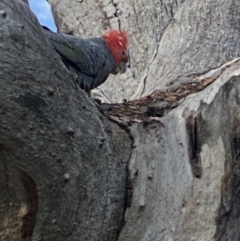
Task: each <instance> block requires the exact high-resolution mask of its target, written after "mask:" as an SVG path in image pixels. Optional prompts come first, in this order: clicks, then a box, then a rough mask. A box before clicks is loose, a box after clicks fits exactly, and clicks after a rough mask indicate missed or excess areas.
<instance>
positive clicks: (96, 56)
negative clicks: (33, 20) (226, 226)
mask: <svg viewBox="0 0 240 241" xmlns="http://www.w3.org/2000/svg"><path fill="white" fill-rule="evenodd" d="M44 33H45V34H46V35H47V37H48V38H49V40H50V41H51V43H52V45H53V46H54V48H55V49H56V51H57V52H58V53H59V54H60V55H61V56H63V57H64V58H65V59H66V60H68V61H70V62H72V63H74V64H75V65H76V67H77V68H78V69H79V70H80V71H81V72H82V73H85V74H87V75H89V76H92V77H95V76H96V75H97V74H98V72H99V71H100V70H101V68H102V66H103V65H104V60H105V57H106V56H104V51H103V49H101V48H102V45H103V43H101V41H103V40H102V39H92V41H91V40H90V39H89V40H84V39H81V38H78V37H75V36H72V35H67V34H59V33H54V32H52V31H49V30H46V29H44ZM94 40H95V41H94Z"/></svg>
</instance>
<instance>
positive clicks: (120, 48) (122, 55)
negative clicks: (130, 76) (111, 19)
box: [102, 30, 129, 66]
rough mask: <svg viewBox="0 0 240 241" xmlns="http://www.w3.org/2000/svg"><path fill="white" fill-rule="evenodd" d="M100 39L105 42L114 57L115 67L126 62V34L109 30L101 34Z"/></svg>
mask: <svg viewBox="0 0 240 241" xmlns="http://www.w3.org/2000/svg"><path fill="white" fill-rule="evenodd" d="M102 38H103V39H104V40H105V41H106V44H107V46H108V48H109V49H110V52H111V53H112V55H113V56H114V61H115V65H116V66H119V65H120V63H127V62H128V58H129V57H128V52H127V45H128V37H127V34H126V32H124V31H120V30H109V31H108V32H106V33H105V34H103V36H102Z"/></svg>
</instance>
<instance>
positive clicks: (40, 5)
mask: <svg viewBox="0 0 240 241" xmlns="http://www.w3.org/2000/svg"><path fill="white" fill-rule="evenodd" d="M28 2H29V5H30V8H31V10H32V11H33V12H34V13H35V14H36V16H37V18H38V21H39V22H40V23H41V24H42V25H45V26H47V27H48V28H50V29H51V30H53V31H56V26H55V24H54V21H53V16H52V12H51V8H50V5H49V4H48V2H47V1H46V0H28Z"/></svg>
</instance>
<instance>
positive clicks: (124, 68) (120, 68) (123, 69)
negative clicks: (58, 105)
mask: <svg viewBox="0 0 240 241" xmlns="http://www.w3.org/2000/svg"><path fill="white" fill-rule="evenodd" d="M126 71H127V63H124V62H121V63H120V64H119V65H118V66H117V67H116V68H115V69H114V70H113V71H112V72H111V74H115V75H116V74H124V73H125V72H126Z"/></svg>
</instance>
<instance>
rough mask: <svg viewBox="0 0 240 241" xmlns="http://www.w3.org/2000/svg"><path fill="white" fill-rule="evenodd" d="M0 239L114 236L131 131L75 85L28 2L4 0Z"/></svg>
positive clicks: (0, 17) (69, 240)
mask: <svg viewBox="0 0 240 241" xmlns="http://www.w3.org/2000/svg"><path fill="white" fill-rule="evenodd" d="M0 33H1V34H0V53H1V57H0V190H1V195H0V239H1V240H4V241H19V240H21V241H30V240H35V241H40V240H41V241H60V240H62V241H74V240H76V241H79V240H116V238H117V236H118V233H119V227H120V226H121V225H122V218H123V211H124V208H125V206H124V205H125V202H126V201H125V198H126V195H125V194H126V191H125V186H126V171H125V165H126V164H125V163H126V162H127V161H128V159H129V156H130V147H131V141H130V138H129V135H128V133H127V132H126V131H125V130H123V129H121V128H120V127H119V126H118V125H116V124H114V123H112V122H110V121H109V120H108V119H107V118H106V117H104V116H103V115H102V114H101V113H100V111H99V110H98V108H97V106H96V104H95V103H94V102H93V101H92V100H91V98H89V96H87V94H86V93H84V91H82V90H81V89H79V88H78V86H77V85H76V83H75V79H74V76H72V75H70V73H69V72H68V71H67V69H66V68H65V67H64V65H63V63H62V62H61V60H60V57H59V56H58V55H57V54H56V53H55V51H54V50H53V48H52V47H51V45H50V43H49V42H48V40H47V39H46V38H45V37H44V35H43V32H42V30H41V27H40V25H39V23H38V21H37V20H36V17H35V16H34V15H33V14H32V13H31V12H30V11H29V7H28V5H27V4H26V3H24V2H22V1H17V0H4V1H0Z"/></svg>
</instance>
